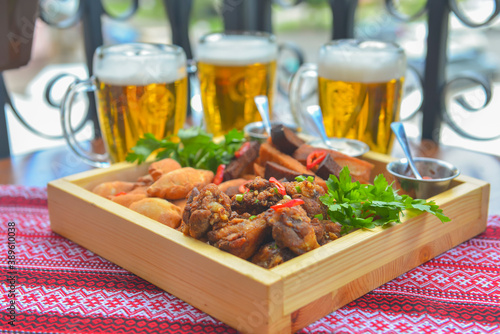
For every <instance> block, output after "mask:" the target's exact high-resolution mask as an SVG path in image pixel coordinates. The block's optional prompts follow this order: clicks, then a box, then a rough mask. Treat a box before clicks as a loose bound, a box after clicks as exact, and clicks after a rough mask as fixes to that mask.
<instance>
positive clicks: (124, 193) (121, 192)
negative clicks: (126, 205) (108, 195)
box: [115, 191, 127, 196]
mask: <svg viewBox="0 0 500 334" xmlns="http://www.w3.org/2000/svg"><path fill="white" fill-rule="evenodd" d="M121 195H127V193H126V192H125V191H120V192H119V193H117V194H115V196H121Z"/></svg>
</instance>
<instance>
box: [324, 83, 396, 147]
mask: <svg viewBox="0 0 500 334" xmlns="http://www.w3.org/2000/svg"><path fill="white" fill-rule="evenodd" d="M403 81H404V78H403V77H401V78H399V79H393V80H390V81H388V82H376V83H359V82H344V81H335V80H329V79H325V78H323V77H318V85H319V87H318V91H319V104H320V106H321V110H322V112H323V122H324V124H325V130H326V133H327V135H328V136H329V137H339V138H352V139H358V140H361V141H363V142H365V143H366V144H368V146H369V147H370V149H371V150H372V151H375V152H381V153H388V152H389V150H390V148H391V147H392V141H393V136H392V131H391V128H390V125H391V123H392V122H394V121H397V120H398V119H399V106H400V105H401V95H402V86H403ZM362 95H364V96H362ZM359 103H362V105H361V106H359Z"/></svg>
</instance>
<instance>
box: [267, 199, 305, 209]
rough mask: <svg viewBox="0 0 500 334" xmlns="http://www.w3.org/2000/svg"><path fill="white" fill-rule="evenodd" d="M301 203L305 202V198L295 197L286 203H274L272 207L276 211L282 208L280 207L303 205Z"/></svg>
mask: <svg viewBox="0 0 500 334" xmlns="http://www.w3.org/2000/svg"><path fill="white" fill-rule="evenodd" d="M301 204H304V200H303V199H300V198H295V199H292V200H290V201H288V202H286V203H283V204H276V205H272V206H271V209H273V210H275V211H276V210H280V209H284V208H291V207H293V206H297V205H301Z"/></svg>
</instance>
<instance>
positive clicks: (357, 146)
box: [306, 105, 370, 157]
mask: <svg viewBox="0 0 500 334" xmlns="http://www.w3.org/2000/svg"><path fill="white" fill-rule="evenodd" d="M306 111H307V114H308V115H309V118H310V119H311V120H312V121H313V123H314V126H315V128H316V131H317V133H318V134H319V136H320V138H321V142H322V143H323V145H324V147H325V148H330V149H332V150H335V151H339V152H341V153H344V154H347V155H350V156H352V157H359V156H361V155H363V154H365V153H366V152H368V151H369V150H370V148H369V147H368V145H367V144H365V143H363V142H362V141H359V140H356V139H348V138H329V137H328V136H327V135H326V131H325V124H324V123H323V114H322V113H321V108H320V106H318V105H313V106H309V107H307V109H306ZM311 145H313V143H311Z"/></svg>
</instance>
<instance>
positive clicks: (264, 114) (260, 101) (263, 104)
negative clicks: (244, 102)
mask: <svg viewBox="0 0 500 334" xmlns="http://www.w3.org/2000/svg"><path fill="white" fill-rule="evenodd" d="M254 101H255V104H256V105H257V110H259V113H260V117H261V118H262V123H263V124H264V129H265V130H266V132H267V134H268V135H269V137H270V136H271V120H270V119H269V101H268V99H267V96H265V95H257V96H256V97H254Z"/></svg>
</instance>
